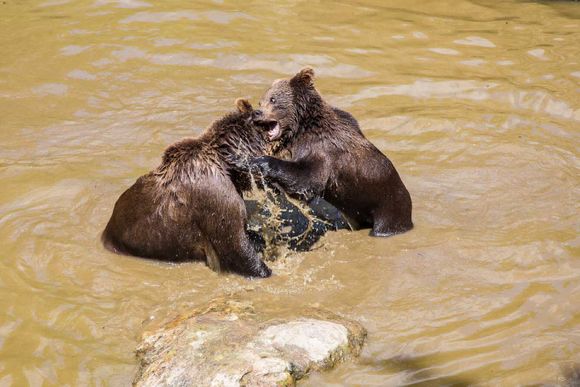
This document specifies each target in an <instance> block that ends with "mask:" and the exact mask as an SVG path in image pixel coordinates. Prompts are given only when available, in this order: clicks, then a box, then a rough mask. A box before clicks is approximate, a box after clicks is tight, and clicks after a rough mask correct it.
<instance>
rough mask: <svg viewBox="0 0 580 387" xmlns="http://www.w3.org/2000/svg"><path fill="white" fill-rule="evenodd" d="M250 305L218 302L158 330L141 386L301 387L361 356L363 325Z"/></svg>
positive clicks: (143, 349)
mask: <svg viewBox="0 0 580 387" xmlns="http://www.w3.org/2000/svg"><path fill="white" fill-rule="evenodd" d="M261 316H262V314H260V313H259V312H257V311H256V309H255V308H254V307H253V305H251V304H250V303H244V302H240V301H235V300H225V299H220V300H216V301H214V302H212V303H210V304H209V305H207V306H205V307H203V308H199V309H196V310H194V311H191V312H189V313H186V314H182V315H179V316H177V317H175V318H173V319H172V320H171V321H169V322H166V323H163V324H161V325H159V326H157V327H152V328H151V329H149V330H148V331H147V332H145V333H144V334H143V337H142V341H141V343H140V344H139V346H138V348H137V357H138V360H139V368H138V371H137V374H136V376H135V379H134V381H133V384H134V385H136V386H212V387H230V386H293V385H295V383H296V381H297V380H299V379H301V378H303V377H304V376H305V375H307V374H308V373H309V372H311V371H317V370H324V369H328V368H332V367H334V366H335V365H336V364H338V363H339V362H341V361H344V360H345V359H348V358H350V357H352V356H358V355H359V353H360V350H361V348H362V345H363V343H364V340H365V337H366V331H365V329H364V328H363V327H362V326H361V325H359V324H358V323H356V322H353V321H351V320H347V319H344V318H342V317H339V316H337V315H335V314H332V313H330V312H327V311H324V310H320V309H310V310H307V311H305V312H304V313H303V314H302V316H300V317H297V318H290V319H284V320H281V319H273V320H267V319H265V318H263V317H261Z"/></svg>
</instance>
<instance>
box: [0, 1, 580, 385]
mask: <svg viewBox="0 0 580 387" xmlns="http://www.w3.org/2000/svg"><path fill="white" fill-rule="evenodd" d="M155 3H158V4H154V2H149V1H144V0H119V1H113V0H96V1H93V0H91V1H67V0H49V1H17V0H4V1H1V2H0V144H1V147H0V181H1V188H0V246H1V250H0V255H1V257H0V258H1V259H0V291H1V297H0V386H9V385H14V386H21V385H26V384H30V385H34V386H38V385H43V384H44V385H66V384H68V385H123V384H127V383H129V381H130V379H131V377H132V373H133V369H134V357H133V352H132V351H133V349H134V346H135V343H136V337H137V335H138V334H139V331H140V329H141V326H142V323H143V320H144V319H146V318H148V317H152V318H162V317H163V316H165V315H166V314H167V313H170V312H172V311H174V310H175V309H179V308H183V307H187V306H188V305H197V304H200V303H203V302H205V301H207V300H209V299H210V298H213V297H215V296H218V295H222V294H229V293H236V294H238V295H241V296H242V297H245V298H247V299H250V300H254V301H255V302H258V303H263V304H267V305H269V306H270V307H271V309H272V311H273V313H286V312H285V311H288V310H298V309H300V308H302V307H303V306H304V305H311V304H316V303H317V304H320V305H321V306H324V307H328V308H330V309H332V310H335V311H336V312H338V313H340V314H343V315H345V316H349V317H353V318H356V319H359V320H360V321H361V322H362V323H363V324H364V325H366V327H367V328H368V330H369V341H368V346H367V347H366V350H365V351H364V353H363V356H362V357H361V359H360V361H358V362H355V363H352V364H346V365H344V366H342V367H340V368H338V369H336V370H334V371H331V372H328V373H323V374H319V375H315V376H312V377H311V378H310V379H309V380H308V381H306V382H305V383H304V385H308V386H319V385H336V386H338V385H377V386H390V385H401V384H404V383H416V382H431V383H436V384H440V383H481V384H489V385H516V384H529V383H536V382H554V383H556V382H558V377H559V375H560V374H561V368H565V367H567V366H569V365H571V364H573V363H578V362H580V257H579V238H578V234H579V233H578V231H579V229H580V227H579V222H578V214H579V201H578V198H579V197H580V184H579V183H580V174H579V170H580V160H579V154H578V148H579V144H580V130H579V128H580V4H578V3H560V2H550V3H534V2H513V1H507V2H498V1H491V0H489V1H483V0H482V1H466V0H458V1H438V2H429V4H428V5H427V4H425V2H423V1H389V2H383V1H374V2H373V1H366V2H362V1H361V2H342V3H336V4H332V5H331V3H329V2H316V1H309V2H306V1H295V2H281V3H280V4H281V5H278V6H276V7H273V6H272V5H271V4H270V2H265V1H256V2H251V4H248V2H244V3H243V4H244V5H243V6H242V5H241V4H242V3H238V2H221V1H216V2H207V3H201V2H186V1H181V2H178V1H163V2H155ZM306 64H309V65H312V66H314V67H315V68H316V70H317V72H318V80H317V84H318V87H319V89H320V90H321V92H322V93H323V94H324V95H325V96H326V98H327V99H328V100H329V101H331V102H332V103H333V104H335V105H337V106H339V107H341V108H343V109H345V110H348V111H350V112H351V113H353V114H354V115H355V116H356V117H357V118H358V119H359V121H360V123H361V127H362V128H363V129H364V132H365V134H366V135H367V136H368V137H369V138H370V139H371V140H372V141H373V142H374V143H375V144H376V145H377V146H378V147H379V148H380V149H381V150H382V151H384V152H385V153H386V154H387V155H389V157H390V158H391V159H392V160H393V162H394V163H395V165H396V166H397V168H398V170H399V172H400V173H401V175H402V176H403V179H404V181H405V183H406V185H407V187H408V188H409V191H410V192H411V194H412V195H413V199H414V209H415V211H414V221H415V223H416V228H415V229H414V230H413V231H412V232H409V233H407V234H404V235H401V236H397V237H393V238H387V239H376V238H370V237H368V236H367V234H368V230H364V231H360V232H351V233H349V232H338V233H332V234H330V235H328V236H327V237H325V238H324V240H323V243H322V246H321V247H319V248H318V249H317V250H315V251H313V252H311V253H294V254H292V255H290V256H289V257H288V258H287V259H285V260H284V261H282V262H278V263H276V264H274V265H273V268H274V270H275V272H276V274H277V275H276V276H275V277H272V278H270V279H268V280H263V281H250V280H246V279H244V278H241V277H238V276H234V275H229V276H220V275H217V274H215V273H213V272H211V271H210V270H209V269H208V268H206V267H205V266H204V265H202V264H196V263H193V264H185V265H181V266H171V265H165V264H160V263H155V262H152V261H147V260H140V259H134V258H128V257H121V256H117V255H114V254H111V253H109V252H107V251H105V250H104V249H103V248H102V246H101V244H100V242H99V238H98V235H99V233H100V231H101V230H102V229H103V227H104V225H105V223H106V221H107V220H108V217H109V215H110V213H111V210H112V206H113V204H114V202H115V200H116V199H117V197H118V195H119V194H120V193H121V192H122V191H124V190H125V189H126V188H127V187H128V186H129V185H130V184H132V182H133V181H134V180H135V178H136V177H137V176H139V175H141V174H143V173H144V172H146V171H148V170H150V169H152V168H153V167H154V166H155V165H156V164H157V163H158V162H159V160H160V156H161V153H162V151H163V149H164V148H165V147H166V146H167V145H168V144H170V143H171V142H173V141H175V140H177V139H179V138H181V137H184V136H188V135H192V134H197V133H199V132H200V131H201V130H202V128H203V127H205V126H206V125H208V124H209V123H210V122H211V121H212V120H213V119H215V118H217V117H219V116H220V115H222V114H223V113H224V112H226V111H228V110H230V109H232V108H233V101H234V99H235V98H236V97H240V96H246V97H249V98H250V99H251V100H252V101H253V102H257V100H258V98H259V97H260V95H261V93H262V92H263V91H264V90H265V89H266V87H267V86H268V85H269V84H270V82H271V81H272V80H273V79H275V78H279V77H282V76H287V75H290V74H292V73H293V72H294V71H296V70H297V69H298V68H300V67H301V66H302V65H306Z"/></svg>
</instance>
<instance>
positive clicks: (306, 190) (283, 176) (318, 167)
mask: <svg viewBox="0 0 580 387" xmlns="http://www.w3.org/2000/svg"><path fill="white" fill-rule="evenodd" d="M251 166H252V168H253V169H257V170H259V171H260V173H261V174H262V176H264V177H265V178H266V180H267V181H271V182H274V183H277V184H279V185H280V187H281V188H282V189H283V190H284V191H286V193H288V194H289V195H290V196H292V197H295V198H298V199H301V200H306V201H310V200H312V199H314V198H315V197H317V196H321V195H322V192H323V191H324V187H325V186H326V182H327V181H328V168H326V166H325V161H324V158H321V157H317V156H310V157H308V158H304V159H300V160H297V161H287V160H280V159H277V158H275V157H270V156H262V157H258V158H256V159H253V160H252V161H251Z"/></svg>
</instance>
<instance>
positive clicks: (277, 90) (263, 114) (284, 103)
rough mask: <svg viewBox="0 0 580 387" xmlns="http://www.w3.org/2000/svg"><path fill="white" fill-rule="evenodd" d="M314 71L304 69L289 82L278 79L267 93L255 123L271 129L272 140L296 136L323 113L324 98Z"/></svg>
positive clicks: (288, 80) (256, 114) (261, 102)
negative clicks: (316, 85) (317, 88)
mask: <svg viewBox="0 0 580 387" xmlns="http://www.w3.org/2000/svg"><path fill="white" fill-rule="evenodd" d="M313 79H314V70H313V69H312V68H311V67H304V68H303V69H302V70H300V71H299V72H298V73H297V74H296V75H294V76H293V77H292V78H290V79H277V80H275V81H274V83H272V86H271V87H270V88H269V89H268V91H266V93H265V94H264V96H263V97H262V100H261V101H260V109H259V110H256V113H255V117H256V118H255V121H256V122H266V123H267V125H264V124H262V126H265V127H267V128H268V132H267V136H268V140H269V141H275V140H278V139H282V140H284V139H288V138H291V137H293V136H295V135H296V134H297V132H298V130H299V129H300V128H301V127H305V126H308V125H309V124H313V123H314V122H315V121H316V120H317V118H318V117H319V115H320V113H321V111H322V110H321V108H322V104H323V101H322V97H321V96H320V94H318V91H317V90H316V88H315V87H314V82H313Z"/></svg>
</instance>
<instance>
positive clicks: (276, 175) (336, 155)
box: [252, 68, 413, 236]
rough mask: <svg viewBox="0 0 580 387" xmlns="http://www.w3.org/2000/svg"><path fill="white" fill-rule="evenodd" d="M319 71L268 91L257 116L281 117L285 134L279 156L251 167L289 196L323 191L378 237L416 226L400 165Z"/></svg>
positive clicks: (306, 72) (277, 151)
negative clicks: (332, 99)
mask: <svg viewBox="0 0 580 387" xmlns="http://www.w3.org/2000/svg"><path fill="white" fill-rule="evenodd" d="M313 76H314V71H313V70H312V69H311V68H305V69H303V70H301V71H300V72H299V73H298V74H296V75H295V76H294V77H293V78H291V79H289V80H286V79H282V80H277V81H274V83H273V84H272V87H271V88H270V89H269V90H268V91H267V92H266V94H265V95H264V97H263V98H262V100H261V102H260V107H261V109H260V114H259V116H258V119H265V120H276V121H278V123H279V124H280V126H281V129H282V135H281V138H280V145H279V146H278V147H276V148H275V149H274V153H273V155H274V156H278V157H271V156H264V157H260V158H257V159H255V160H253V162H252V163H253V166H254V167H256V168H257V169H259V170H261V173H262V174H263V175H264V176H265V177H266V178H267V179H268V180H270V181H271V182H274V183H277V184H279V185H280V186H281V187H282V188H283V189H284V190H285V191H286V192H287V193H288V194H290V195H291V196H294V197H297V198H300V199H303V200H307V201H309V200H312V199H313V198H315V197H317V196H321V197H323V198H324V199H325V200H327V201H328V202H329V203H331V204H332V205H334V206H335V207H337V208H338V209H339V210H340V211H341V212H342V213H343V214H345V215H346V216H347V217H348V218H349V219H350V220H351V221H352V223H353V225H354V226H358V227H360V228H372V231H371V235H373V236H389V235H393V234H398V233H402V232H405V231H407V230H410V229H411V228H412V227H413V223H412V220H411V212H412V203H411V196H410V195H409V192H408V191H407V189H406V187H405V185H404V184H403V182H402V180H401V178H400V176H399V174H398V173H397V171H396V169H395V167H394V166H393V164H392V163H391V161H390V160H389V159H388V158H387V157H386V156H385V155H384V154H382V153H381V152H380V151H379V150H378V149H377V148H376V147H375V146H374V145H373V144H372V143H371V142H370V141H368V140H367V139H366V138H365V136H364V135H363V134H362V132H361V130H360V128H359V125H358V122H357V121H356V119H355V118H354V117H353V116H352V115H351V114H349V113H348V112H345V111H342V110H340V109H338V108H335V107H332V106H330V105H329V104H327V103H326V102H325V101H324V100H323V99H322V97H321V96H320V94H319V93H318V91H317V90H316V88H315V87H314V84H313Z"/></svg>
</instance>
